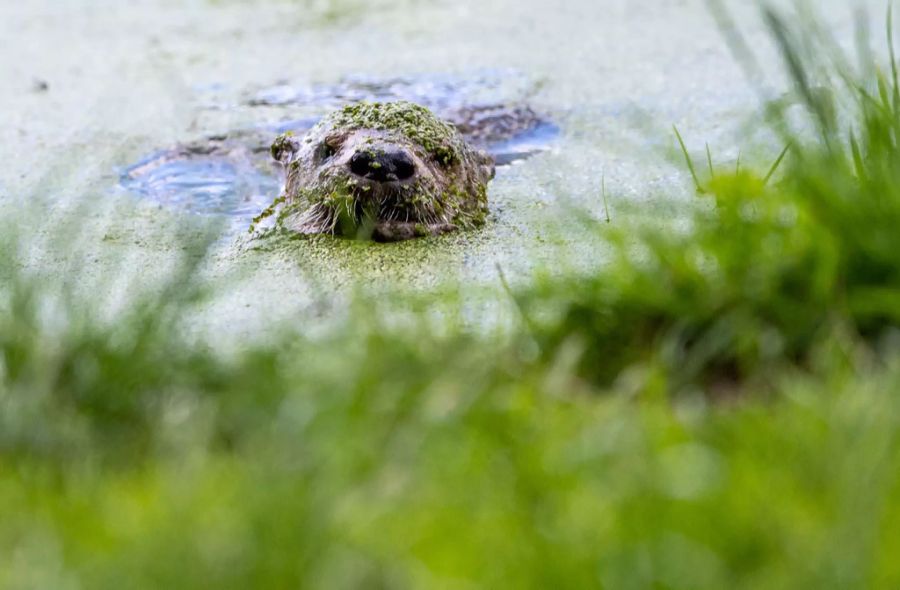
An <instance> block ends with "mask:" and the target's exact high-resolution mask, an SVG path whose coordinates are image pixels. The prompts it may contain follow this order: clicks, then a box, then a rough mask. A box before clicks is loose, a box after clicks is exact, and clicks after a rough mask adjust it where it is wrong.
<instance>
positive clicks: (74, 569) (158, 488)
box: [0, 12, 900, 589]
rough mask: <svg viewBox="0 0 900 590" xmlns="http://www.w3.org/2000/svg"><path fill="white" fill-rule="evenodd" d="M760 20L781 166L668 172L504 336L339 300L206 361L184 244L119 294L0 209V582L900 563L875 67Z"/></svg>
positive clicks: (885, 84)
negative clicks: (688, 208) (116, 301)
mask: <svg viewBox="0 0 900 590" xmlns="http://www.w3.org/2000/svg"><path fill="white" fill-rule="evenodd" d="M767 18H768V20H769V24H770V28H771V30H772V33H773V38H774V39H775V41H776V42H777V43H778V44H779V45H780V47H781V49H782V53H783V55H784V57H785V62H786V65H787V67H788V70H789V72H791V73H792V74H793V80H794V87H795V97H796V100H795V101H793V103H791V104H792V106H788V103H787V102H785V101H783V100H782V101H779V102H777V103H773V104H772V106H771V108H770V109H769V110H768V115H767V116H768V121H769V123H770V124H771V125H772V128H773V129H774V130H775V131H776V135H777V136H778V137H780V138H781V140H782V141H783V142H784V143H785V144H788V143H789V144H790V145H791V146H792V147H791V149H790V153H789V155H788V157H787V158H786V159H785V160H784V162H783V163H782V165H781V167H780V168H779V170H778V171H777V173H776V174H775V176H773V177H772V178H771V179H767V178H766V177H767V175H768V170H769V166H768V165H767V164H765V165H762V166H760V167H759V169H758V170H756V169H755V168H754V167H752V166H748V165H746V164H744V165H742V166H741V167H740V168H738V167H737V166H735V165H732V164H729V165H728V166H727V167H724V166H723V167H720V168H716V167H715V165H710V166H708V168H709V170H708V171H707V172H706V173H702V172H700V169H701V168H702V167H701V166H697V165H693V168H694V170H695V172H696V174H697V178H696V181H697V186H698V188H699V189H700V190H701V192H702V196H701V197H699V198H701V199H703V201H702V202H701V204H700V206H699V207H697V209H696V212H695V213H692V217H691V219H690V223H689V224H688V227H686V228H685V227H673V228H671V229H670V230H668V231H661V230H660V228H659V226H658V225H657V226H656V227H654V228H653V229H649V228H646V227H642V226H639V225H637V226H634V225H632V226H629V227H618V228H616V229H615V231H613V232H612V234H611V237H610V240H611V244H612V246H613V248H612V250H613V252H614V253H615V256H614V257H613V258H612V259H611V261H610V262H609V264H607V265H606V266H605V267H604V268H603V269H602V270H601V271H599V272H595V273H592V274H574V271H573V272H570V273H567V274H564V275H562V276H560V275H559V274H556V275H553V276H550V275H548V276H546V277H545V278H543V279H539V280H536V281H535V282H534V283H533V284H530V285H526V286H523V287H519V288H517V289H516V290H515V291H514V292H512V293H511V294H510V295H511V297H512V301H513V302H515V304H516V305H518V306H519V308H520V310H521V312H522V318H523V321H522V324H521V326H520V327H519V329H517V330H515V331H514V332H513V333H512V334H510V333H508V332H502V333H501V332H497V333H495V332H493V331H492V330H489V329H488V330H485V329H477V330H476V329H473V328H472V327H471V326H467V325H466V324H465V322H463V321H461V320H460V319H459V318H461V317H463V316H464V315H465V314H464V313H463V312H460V313H459V314H448V315H447V316H446V317H445V318H444V319H443V320H442V324H441V326H440V329H439V330H435V329H434V325H433V323H434V321H435V319H434V317H432V316H429V315H428V314H427V313H416V312H412V311H411V312H409V313H408V314H407V315H406V316H405V317H404V318H403V321H402V322H397V321H391V320H390V319H388V318H386V317H382V316H380V315H379V314H378V313H372V310H373V309H376V310H377V309H379V305H378V302H377V301H373V300H367V299H366V296H365V295H359V296H358V297H357V299H356V300H355V301H353V303H352V305H351V307H350V309H349V310H348V313H347V315H346V318H344V319H343V320H337V321H336V322H335V325H333V326H331V327H330V328H329V330H328V331H327V333H324V334H317V335H306V334H303V333H300V332H297V331H292V330H285V331H284V332H282V333H279V334H273V335H272V336H271V338H269V339H268V340H267V341H265V342H264V343H262V344H247V345H246V346H245V347H243V349H242V350H241V351H239V352H238V353H231V354H224V353H223V352H222V351H218V350H216V349H215V348H212V347H206V346H202V345H198V344H197V342H196V341H195V340H194V339H191V338H189V337H188V335H187V334H186V333H185V330H184V326H185V325H186V324H188V323H189V322H190V319H191V315H192V314H193V313H195V312H196V310H197V309H198V308H202V306H203V304H204V302H205V301H206V300H207V298H208V297H209V296H210V292H209V289H210V287H209V286H208V285H206V284H204V283H203V280H202V279H201V278H199V277H200V276H202V273H201V272H199V271H198V268H199V265H201V264H202V261H203V260H204V252H205V249H206V248H207V247H208V246H209V243H210V242H209V239H197V240H196V242H197V243H188V242H186V243H185V245H184V248H183V250H184V251H185V256H184V258H183V259H182V260H181V263H180V264H179V265H177V266H176V267H175V268H174V269H173V270H172V271H171V273H170V274H169V275H167V278H166V280H165V281H163V282H162V283H160V284H154V285H149V284H148V285H147V286H144V287H141V288H139V289H138V292H137V293H136V294H135V295H133V298H132V299H130V300H129V301H128V303H127V304H126V305H125V306H124V307H123V308H122V309H121V310H119V311H116V312H110V311H109V310H108V309H104V308H103V303H101V302H99V301H98V300H97V299H96V297H95V296H94V294H88V295H84V294H81V295H79V294H78V293H76V292H74V291H73V290H71V289H68V288H67V287H66V283H67V281H66V280H65V277H62V278H60V277H53V278H48V277H43V278H37V277H36V276H35V275H34V274H33V273H29V272H28V271H27V270H26V266H27V265H25V264H24V263H23V262H22V261H21V260H20V257H19V254H17V248H19V247H21V246H22V245H21V244H16V240H15V239H14V238H10V236H15V235H16V231H15V220H14V219H5V220H3V225H5V226H6V229H5V231H4V232H2V233H3V236H4V241H3V243H4V244H5V245H4V246H3V252H2V256H0V276H2V277H3V281H2V283H0V310H2V312H0V514H2V516H3V518H2V519H0V587H4V588H70V587H71V588H107V587H109V588H120V587H123V586H126V587H134V588H158V587H171V588H194V587H221V588H228V587H234V588H247V587H259V588H297V587H300V588H382V587H383V588H473V587H487V588H494V587H511V588H532V587H534V588H591V587H604V588H616V589H619V588H666V589H669V588H671V589H676V588H684V589H699V588H710V589H719V588H723V587H733V588H842V589H843V588H896V587H898V585H900V565H898V562H897V561H896V559H895V556H896V555H897V554H898V553H900V537H898V536H897V535H896V534H895V531H896V530H897V529H898V528H900V480H898V477H897V474H898V473H900V398H898V396H897V395H896V392H897V391H898V389H900V363H898V355H897V353H896V342H897V324H898V322H900V307H898V306H900V297H898V295H900V292H898V288H900V285H898V280H900V272H898V271H900V258H898V257H897V255H896V252H897V251H898V250H900V248H898V247H900V237H897V233H896V228H897V227H898V225H900V224H898V221H900V183H898V182H897V181H898V180H900V157H898V155H900V154H898V150H900V148H898V143H897V142H898V132H900V90H898V84H897V78H896V73H895V72H896V69H895V67H894V65H893V64H894V63H895V61H894V60H893V59H891V60H890V61H888V63H887V66H886V67H885V68H884V70H883V73H879V71H878V70H877V69H875V68H871V69H866V70H863V71H851V70H849V69H848V68H849V66H847V63H849V61H850V60H849V59H845V57H846V56H843V55H842V54H836V53H834V51H835V50H834V45H833V42H832V40H831V39H830V37H828V34H827V32H826V31H824V29H822V28H820V27H815V26H812V25H811V24H809V23H807V24H806V25H803V24H801V23H798V22H796V21H790V20H785V19H784V18H783V17H782V16H780V15H778V14H776V13H773V12H769V13H767ZM888 20H890V19H888ZM859 57H860V61H861V62H862V63H864V64H870V63H871V64H874V63H876V58H875V57H874V55H872V54H867V55H866V54H863V55H861V56H859ZM809 60H815V61H812V62H810V61H809ZM811 72H825V74H824V75H825V76H826V77H825V78H823V79H815V80H814V79H812V78H811V76H812V74H811ZM824 105H828V106H827V107H826V106H824ZM797 109H799V113H800V116H799V117H798V116H797ZM777 151H778V150H777V149H776V150H775V151H774V154H777ZM686 152H687V150H686ZM774 154H773V158H774ZM688 157H689V158H690V155H689V154H688ZM711 159H712V158H711ZM691 161H692V160H691ZM767 180H768V181H767ZM597 231H598V232H603V233H604V234H608V233H609V229H608V228H607V226H606V225H605V224H602V225H601V224H598V226H597ZM189 234H190V232H187V233H186V235H189ZM198 235H201V236H202V235H203V232H198ZM185 239H186V240H187V238H185ZM210 239H214V238H210ZM10 244H11V245H10ZM397 297H411V296H410V295H408V294H398V295H397ZM444 304H445V305H450V304H452V302H450V303H447V302H444ZM110 314H111V317H110Z"/></svg>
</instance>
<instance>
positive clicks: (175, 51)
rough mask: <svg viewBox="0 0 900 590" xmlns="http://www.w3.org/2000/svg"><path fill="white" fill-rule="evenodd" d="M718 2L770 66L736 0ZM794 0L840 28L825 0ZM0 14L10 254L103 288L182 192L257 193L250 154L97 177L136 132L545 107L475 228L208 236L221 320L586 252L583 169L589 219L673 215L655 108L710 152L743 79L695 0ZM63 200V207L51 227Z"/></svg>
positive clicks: (139, 140) (494, 285) (590, 257)
mask: <svg viewBox="0 0 900 590" xmlns="http://www.w3.org/2000/svg"><path fill="white" fill-rule="evenodd" d="M787 3H788V2H785V4H787ZM732 4H739V5H736V6H734V10H735V15H736V20H737V22H738V23H739V25H740V27H741V28H742V29H743V30H744V32H745V34H746V35H747V37H748V40H749V42H750V44H751V45H752V46H753V47H755V48H757V49H758V51H760V53H761V55H762V56H763V60H762V63H763V65H764V66H765V67H766V68H769V69H771V70H772V71H773V72H774V71H777V66H778V64H777V61H776V60H772V59H769V56H770V55H771V48H770V46H769V44H768V41H767V36H766V35H765V33H764V31H763V28H762V26H761V25H760V23H759V19H758V17H757V9H756V8H755V7H754V6H752V3H732ZM872 4H873V6H874V7H875V8H876V9H877V11H880V10H881V9H882V7H881V6H880V5H879V4H878V3H874V2H873V3H872ZM817 7H819V8H820V9H821V10H822V11H823V12H824V13H826V14H829V15H830V16H831V17H832V18H833V20H834V22H835V24H836V25H837V26H838V29H839V34H841V35H843V36H844V37H845V38H848V39H852V21H851V19H850V18H849V10H850V9H849V8H848V7H847V6H846V2H843V1H839V0H822V1H820V2H818V3H817ZM0 33H2V34H0V82H2V85H3V88H4V90H3V92H0V139H2V141H0V162H2V165H0V207H3V208H4V209H5V210H7V211H9V210H12V211H13V212H14V213H12V214H14V215H16V216H18V218H19V219H20V222H19V223H18V226H19V229H20V231H21V232H22V233H23V234H24V235H26V236H27V238H28V240H29V242H28V243H27V244H26V245H25V246H23V252H24V254H23V256H24V257H25V259H24V263H25V264H28V265H30V266H32V267H33V268H34V269H36V271H37V272H46V273H48V274H52V273H58V272H68V273H70V274H71V276H72V277H73V280H74V281H76V282H77V283H79V284H81V285H83V286H84V289H85V291H87V292H89V293H100V294H108V295H109V297H112V298H115V297H116V296H120V295H121V294H122V293H124V292H127V289H128V285H129V284H130V283H133V282H134V281H149V280H152V278H153V277H154V276H157V275H161V274H163V273H164V272H165V269H166V268H167V267H168V262H171V261H172V260H174V259H175V258H177V257H178V256H180V255H181V253H182V247H183V245H182V243H181V242H179V241H178V240H176V239H174V238H173V233H174V232H177V231H184V225H185V216H190V215H192V213H191V211H199V212H216V211H219V212H228V213H231V214H232V216H233V217H237V218H241V219H246V217H247V216H248V215H251V214H252V213H253V212H254V211H255V210H256V209H257V207H259V206H260V204H261V203H263V202H265V201H266V200H267V199H268V198H269V195H271V194H273V193H274V192H276V191H277V181H276V180H275V177H273V176H272V175H271V174H269V173H262V174H258V173H257V172H258V171H254V170H240V169H235V168H233V167H232V168H229V166H230V164H229V163H228V162H207V163H206V164H204V165H203V166H200V167H195V168H192V169H190V170H189V171H187V172H189V173H186V171H185V170H179V169H174V170H159V171H158V173H157V174H156V176H154V175H150V176H149V177H147V178H148V180H147V182H146V183H144V184H142V185H140V186H130V187H129V189H130V190H124V191H121V190H120V191H116V190H115V188H116V186H117V185H118V184H119V183H120V181H121V180H122V175H123V173H124V174H126V179H125V180H126V181H125V184H126V185H127V184H128V182H127V180H128V179H127V171H128V170H129V166H132V165H134V164H135V163H136V162H139V161H141V159H142V158H146V157H147V156H148V154H153V153H154V152H155V151H156V150H159V149H163V148H166V147H167V146H172V145H175V144H178V143H179V142H186V141H187V142H189V141H195V140H198V139H202V138H205V137H208V136H211V135H217V134H221V133H226V132H229V131H233V130H239V129H256V130H259V129H263V130H265V129H271V130H272V131H273V132H274V131H276V130H277V129H278V128H279V127H280V126H281V125H283V124H284V122H285V121H289V120H293V121H298V120H299V121H302V122H305V124H308V123H310V122H311V121H313V120H315V119H316V118H317V117H319V116H321V114H322V112H323V111H324V110H325V109H326V108H329V107H330V106H333V104H332V103H334V104H337V103H341V102H345V101H347V100H352V99H356V98H358V97H368V96H379V95H381V94H385V93H386V94H388V95H390V96H401V95H402V96H405V97H410V98H414V99H416V100H418V101H420V102H425V103H426V104H431V105H432V106H435V108H438V109H440V108H445V107H447V106H448V105H450V104H451V103H453V102H454V101H464V102H474V101H479V100H492V99H496V98H500V99H502V100H507V99H510V98H511V99H526V100H527V103H528V104H529V105H530V106H531V107H532V108H534V109H535V110H536V111H538V112H540V113H543V114H546V116H547V117H548V120H550V121H552V122H553V124H554V125H555V126H556V129H558V137H556V139H554V141H552V142H550V143H549V144H548V143H546V142H544V141H543V138H538V139H540V140H541V141H540V142H539V143H541V144H542V145H541V146H540V147H541V148H542V151H541V152H540V153H538V154H537V155H535V156H534V157H531V158H529V159H527V160H523V161H519V162H516V163H515V164H513V165H510V166H506V167H504V168H503V169H501V170H500V171H499V173H498V175H497V178H496V179H495V180H494V181H493V183H492V184H491V187H490V193H489V198H490V204H491V216H490V219H489V222H488V224H487V226H486V227H485V228H483V229H481V230H478V231H474V232H464V233H456V234H452V235H447V236H442V237H439V238H434V239H426V240H413V241H410V242H405V243H401V244H387V245H385V244H364V243H358V242H349V241H346V240H335V239H312V240H294V241H289V242H285V243H271V244H265V245H262V246H260V245H253V244H248V243H247V241H246V240H245V239H244V238H243V237H242V233H241V232H238V234H235V235H233V236H232V237H231V238H225V239H222V240H220V241H219V242H218V243H217V245H216V247H215V248H214V250H213V252H212V254H211V256H210V258H209V260H208V262H207V264H206V265H205V266H204V268H203V271H202V272H203V273H205V274H206V275H208V276H209V277H210V278H211V279H212V280H214V281H221V282H223V284H224V283H227V285H228V288H227V289H223V290H222V291H221V293H222V295H221V297H219V299H218V300H217V302H216V303H215V304H214V305H213V306H212V307H210V308H209V309H207V310H206V312H205V315H206V316H207V320H209V322H210V323H211V325H215V327H216V328H221V329H225V330H230V331H236V332H238V333H244V332H247V333H249V332H252V331H254V329H256V328H258V326H260V325H262V324H261V322H263V321H264V320H270V321H273V322H276V323H278V322H280V323H282V324H283V323H284V322H298V321H299V322H304V321H307V320H309V318H310V317H312V316H313V315H315V314H321V313H322V312H321V309H320V307H319V306H318V303H319V302H321V301H323V300H327V301H335V300H339V299H340V297H339V296H340V295H341V294H344V293H348V292H351V291H353V290H355V289H360V288H362V289H366V290H376V291H377V290H382V289H387V290H389V289H397V288H400V289H409V290H413V291H416V292H421V291H423V290H429V289H432V288H435V287H437V286H440V287H442V288H449V289H451V290H456V291H460V292H463V291H464V292H466V293H472V294H473V295H472V297H473V301H476V303H475V304H474V305H475V306H476V307H477V306H478V305H480V304H479V303H477V302H478V301H487V302H489V303H490V302H496V301H500V300H501V299H503V298H505V295H504V294H503V290H502V288H501V286H500V282H499V280H498V271H497V268H498V267H500V268H502V269H503V271H504V273H505V274H506V276H507V277H508V279H509V281H510V282H512V283H513V284H515V283H516V282H520V281H526V280H529V278H530V277H531V276H532V275H533V274H534V273H535V272H536V271H537V270H538V269H542V268H543V269H546V268H550V269H554V270H559V269H560V268H565V267H568V266H582V267H584V266H591V265H596V264H602V262H603V260H604V249H603V246H602V241H601V240H600V239H599V238H600V237H602V231H603V229H602V228H603V227H605V225H603V224H600V226H599V227H600V229H599V230H598V229H597V227H594V228H592V229H587V228H586V225H585V223H583V221H584V218H585V216H588V217H592V218H594V219H602V218H604V217H605V211H606V206H605V205H604V202H603V199H602V195H601V191H600V187H601V180H604V181H605V183H606V185H607V186H608V189H609V199H608V203H607V205H608V208H609V211H610V214H611V224H610V226H611V227H615V226H616V225H617V224H621V223H623V222H624V221H625V220H626V219H628V218H630V217H632V218H633V217H637V218H639V219H641V220H644V221H650V222H652V221H653V220H660V221H669V220H671V219H672V218H673V217H677V216H678V215H679V212H680V211H683V210H684V207H686V206H690V204H691V203H692V202H693V197H692V195H691V194H690V192H689V190H688V189H687V184H686V183H685V175H684V174H683V172H682V171H681V170H680V169H679V168H678V167H676V166H672V165H671V164H670V163H669V162H667V161H666V159H665V158H664V157H663V154H664V152H666V151H667V150H671V148H672V147H673V142H672V135H671V126H672V125H673V124H676V125H678V127H679V129H680V130H681V132H682V133H683V134H684V136H685V137H686V138H687V139H688V142H689V143H690V144H691V145H692V146H693V147H695V148H696V149H698V151H699V150H700V149H702V146H703V143H704V142H707V141H708V142H709V143H710V144H711V146H712V148H713V152H714V154H716V157H717V158H721V159H722V160H724V161H727V160H728V159H733V158H734V157H736V155H737V150H738V148H739V146H740V145H741V143H742V141H743V140H744V139H745V138H747V137H748V135H752V133H751V132H752V131H753V130H752V129H750V128H748V127H746V125H745V124H746V121H747V115H748V114H749V113H752V112H753V111H754V109H756V108H757V105H758V98H759V96H758V94H757V92H756V90H755V89H754V88H752V87H751V86H750V85H748V83H747V81H746V78H745V76H744V75H743V73H742V71H741V69H740V67H738V66H737V65H736V64H735V62H734V60H733V59H732V57H731V56H730V54H729V52H728V49H727V46H726V44H725V43H724V42H723V40H722V37H721V35H720V32H719V29H718V27H717V25H716V23H715V20H714V19H713V18H712V17H711V16H710V13H709V11H708V8H707V3H706V2H704V1H703V0H561V1H559V2H554V3H547V2H545V1H543V0H490V1H487V2H486V1H484V0H397V1H390V2H388V1H387V0H368V1H362V0H332V1H318V0H177V1H176V0H142V1H141V2H135V3H122V2H119V1H118V0H29V2H18V3H13V2H6V3H3V6H2V7H0ZM498 73H500V75H498ZM772 79H773V82H774V83H775V85H776V86H777V80H778V78H777V76H775V75H774V74H773V76H772ZM532 139H534V138H532ZM547 147H549V149H543V148H547ZM496 148H497V149H498V150H502V149H513V150H517V149H527V148H524V147H523V146H506V147H504V146H496ZM769 155H770V154H768V153H766V152H765V150H763V151H762V153H760V158H761V159H762V158H768V157H769ZM746 157H748V158H752V157H753V154H752V153H751V154H748V155H747V156H746ZM173 178H174V184H173V182H172V181H173ZM223 179H224V180H223ZM235 179H240V182H238V181H237V180H235ZM241 183H243V184H241ZM172 186H177V187H179V188H183V189H184V190H175V191H172V190H169V189H170V188H171V187H172ZM142 191H143V192H144V194H145V195H147V194H151V196H153V198H150V199H147V198H135V196H134V194H133V193H135V192H137V193H141V192H142ZM73 208H77V209H79V210H80V211H81V212H82V215H83V219H82V221H81V222H80V223H79V224H78V225H77V232H76V233H75V234H72V235H74V236H75V238H76V239H70V240H68V241H66V242H65V243H64V244H62V243H60V240H59V236H60V234H61V227H62V225H64V222H65V219H66V215H67V214H68V213H70V212H71V210H72V209H73ZM12 214H10V215H12ZM69 226H71V224H69ZM69 226H67V227H69ZM71 233H72V232H70V234H71ZM97 285H103V287H102V288H101V287H98V286H97ZM467 296H468V295H467ZM488 309H490V310H491V311H490V312H489V313H494V312H495V311H496V310H495V308H493V307H491V306H490V305H488Z"/></svg>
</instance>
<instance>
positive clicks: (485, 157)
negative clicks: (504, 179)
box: [478, 150, 497, 180]
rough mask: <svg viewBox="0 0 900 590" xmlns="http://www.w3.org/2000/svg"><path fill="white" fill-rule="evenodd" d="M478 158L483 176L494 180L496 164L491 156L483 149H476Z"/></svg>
mask: <svg viewBox="0 0 900 590" xmlns="http://www.w3.org/2000/svg"><path fill="white" fill-rule="evenodd" d="M478 158H479V159H480V160H481V169H482V170H483V171H484V176H485V178H487V179H488V180H494V176H495V175H496V174H497V166H496V163H495V161H494V158H493V156H491V155H490V154H488V153H487V152H485V151H483V150H478Z"/></svg>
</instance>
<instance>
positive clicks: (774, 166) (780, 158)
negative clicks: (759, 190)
mask: <svg viewBox="0 0 900 590" xmlns="http://www.w3.org/2000/svg"><path fill="white" fill-rule="evenodd" d="M790 149H791V144H787V145H786V146H784V149H783V150H781V153H780V154H779V155H778V158H777V159H776V160H775V162H774V163H773V164H772V167H771V168H769V172H768V173H767V174H766V176H765V178H763V184H764V185H765V184H769V180H771V178H772V176H773V175H774V174H775V172H776V171H777V170H778V167H779V166H781V162H782V161H783V160H784V158H785V156H787V153H788V150H790Z"/></svg>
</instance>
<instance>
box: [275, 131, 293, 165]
mask: <svg viewBox="0 0 900 590" xmlns="http://www.w3.org/2000/svg"><path fill="white" fill-rule="evenodd" d="M299 150H300V142H298V141H297V138H296V137H294V134H293V133H291V132H290V131H289V132H287V133H282V134H281V135H279V136H278V137H276V138H275V141H274V142H273V143H272V149H271V152H272V157H273V158H275V159H276V160H278V161H279V162H281V163H282V164H287V163H288V162H290V161H291V158H293V157H294V154H296V153H297V152H298V151H299Z"/></svg>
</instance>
